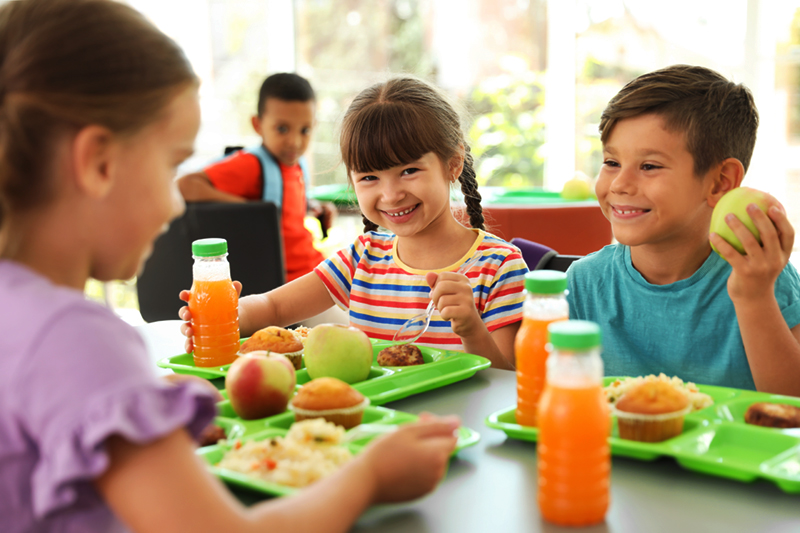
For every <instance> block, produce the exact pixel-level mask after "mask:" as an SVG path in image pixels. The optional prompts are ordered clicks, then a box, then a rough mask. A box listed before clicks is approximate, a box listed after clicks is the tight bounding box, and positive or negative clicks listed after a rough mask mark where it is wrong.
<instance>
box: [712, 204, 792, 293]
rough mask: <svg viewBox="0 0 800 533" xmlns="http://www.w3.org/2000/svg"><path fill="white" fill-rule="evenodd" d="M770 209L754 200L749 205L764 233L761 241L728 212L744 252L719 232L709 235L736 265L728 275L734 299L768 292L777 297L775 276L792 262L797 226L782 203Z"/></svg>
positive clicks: (723, 255)
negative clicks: (765, 212) (763, 208)
mask: <svg viewBox="0 0 800 533" xmlns="http://www.w3.org/2000/svg"><path fill="white" fill-rule="evenodd" d="M776 203H777V201H776ZM767 213H768V214H769V216H767V215H766V214H764V212H763V211H761V210H760V209H759V208H758V206H756V205H755V204H750V205H748V206H747V214H748V215H750V218H751V219H752V220H753V223H754V224H755V226H756V228H758V231H759V233H760V234H761V243H762V244H761V245H759V244H758V240H756V238H755V236H754V235H753V234H752V233H750V230H748V229H747V227H746V226H745V225H744V224H743V223H742V222H741V221H740V220H739V219H738V218H736V216H734V215H728V216H727V217H726V218H725V222H726V223H727V224H728V226H729V227H730V228H731V229H732V230H733V232H734V233H735V234H736V236H737V237H738V238H739V240H740V241H741V242H742V245H743V246H744V250H745V255H742V254H740V253H739V252H738V251H736V249H735V248H734V247H733V246H731V245H730V244H728V243H727V241H725V239H723V238H722V237H720V236H719V235H717V234H716V233H712V234H711V236H710V238H711V240H712V242H713V243H714V246H715V247H716V248H717V250H719V253H720V255H722V257H724V258H725V259H726V260H727V261H728V262H729V263H730V265H731V267H732V268H733V272H731V275H730V277H729V278H728V294H729V295H730V297H731V300H733V301H734V302H737V301H749V300H758V299H760V298H764V297H765V296H769V297H773V298H774V287H775V280H776V279H778V276H779V275H780V273H781V271H783V269H784V267H785V266H786V263H788V262H789V256H790V255H791V253H792V246H793V245H794V228H793V227H792V225H791V224H790V223H789V219H787V218H786V213H785V212H784V210H783V209H782V208H781V207H778V206H777V205H773V206H771V207H770V208H769V210H768V211H767Z"/></svg>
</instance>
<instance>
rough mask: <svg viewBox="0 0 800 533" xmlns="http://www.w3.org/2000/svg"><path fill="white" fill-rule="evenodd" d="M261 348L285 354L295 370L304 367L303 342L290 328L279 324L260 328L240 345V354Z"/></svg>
mask: <svg viewBox="0 0 800 533" xmlns="http://www.w3.org/2000/svg"><path fill="white" fill-rule="evenodd" d="M261 350H263V351H267V352H272V353H279V354H281V355H283V356H285V357H286V358H287V359H289V361H291V362H292V365H293V366H294V369H295V370H300V369H301V368H302V367H303V343H302V342H300V339H298V338H297V336H296V335H295V334H294V333H292V332H291V331H289V330H288V329H284V328H280V327H278V326H269V327H266V328H264V329H260V330H258V331H256V332H255V333H253V336H252V337H250V338H249V339H247V340H246V341H244V342H243V343H242V345H241V346H240V347H239V353H240V354H245V353H250V352H255V351H261Z"/></svg>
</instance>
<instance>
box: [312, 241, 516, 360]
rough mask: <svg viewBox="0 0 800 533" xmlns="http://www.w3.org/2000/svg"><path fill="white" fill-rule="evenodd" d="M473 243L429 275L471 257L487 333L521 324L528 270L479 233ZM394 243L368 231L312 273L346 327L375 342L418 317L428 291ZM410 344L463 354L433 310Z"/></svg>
mask: <svg viewBox="0 0 800 533" xmlns="http://www.w3.org/2000/svg"><path fill="white" fill-rule="evenodd" d="M473 231H475V232H476V233H477V234H478V238H477V239H475V243H474V244H473V245H472V247H471V248H470V249H469V251H468V252H467V253H466V254H464V256H463V257H462V258H461V259H459V260H458V261H457V262H456V263H454V264H452V265H450V266H448V267H446V268H442V269H439V270H434V271H430V272H447V271H452V272H454V271H456V270H458V268H459V267H460V266H461V265H462V264H464V263H465V262H467V261H468V260H469V259H470V258H471V257H472V256H474V255H478V256H480V259H479V260H478V262H477V263H476V264H474V265H472V267H471V268H470V269H469V271H468V272H467V273H466V276H467V277H468V278H469V279H470V281H471V283H472V293H473V294H474V296H475V306H476V307H477V309H478V312H479V313H480V315H481V317H482V318H483V322H484V323H485V324H486V327H487V329H488V330H489V331H490V332H491V331H494V330H496V329H498V328H501V327H503V326H506V325H508V324H513V323H514V322H517V321H519V320H521V319H522V303H523V301H524V299H525V297H524V294H523V288H524V277H525V273H526V272H527V271H528V268H527V267H526V266H525V262H524V261H523V260H522V256H521V255H520V253H519V250H518V249H517V248H516V247H515V246H513V245H511V244H509V243H507V242H505V241H504V240H502V239H499V238H498V237H495V236H494V235H491V234H489V233H485V232H483V231H480V230H473ZM396 250H397V239H396V237H395V235H392V234H388V233H377V232H374V231H373V232H369V233H365V234H364V235H361V236H360V237H359V238H358V239H357V240H356V242H355V243H354V244H352V245H351V246H349V247H347V248H343V249H341V250H339V251H338V252H337V253H335V254H334V255H332V256H331V257H329V258H328V259H326V260H325V261H323V262H322V263H320V264H319V266H317V268H316V269H314V272H316V273H317V275H318V276H319V277H320V279H321V280H322V282H323V283H325V286H326V287H327V289H328V292H329V293H330V295H331V297H332V298H333V301H334V302H336V305H338V306H339V307H341V308H342V309H343V310H345V311H348V313H349V315H350V324H351V325H353V326H355V327H357V328H359V329H361V330H362V331H364V332H365V333H366V334H367V335H368V336H370V337H372V338H375V339H385V340H391V339H392V337H393V336H394V333H395V331H397V330H398V329H399V328H400V326H401V325H402V324H403V323H404V322H405V321H406V320H408V319H409V318H411V317H413V316H415V315H418V314H420V313H423V312H424V311H425V308H426V307H427V306H428V302H429V301H430V292H431V289H430V287H429V286H428V284H427V282H426V281H425V274H426V273H427V272H429V271H427V270H418V269H414V268H410V267H408V266H406V265H405V264H403V263H402V261H400V258H398V257H397V254H396ZM415 344H421V345H424V346H430V347H434V348H443V349H447V350H462V351H463V349H464V348H463V346H462V343H461V338H460V337H459V336H458V335H456V334H455V333H453V330H452V328H451V327H450V321H448V320H442V318H441V317H440V316H439V312H438V311H437V310H435V308H434V313H433V316H432V318H431V325H430V327H429V328H428V331H427V332H426V333H425V334H424V335H423V336H422V337H420V338H419V340H418V341H417V342H416V343H415Z"/></svg>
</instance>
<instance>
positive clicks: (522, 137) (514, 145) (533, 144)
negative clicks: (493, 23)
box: [468, 57, 545, 187]
mask: <svg viewBox="0 0 800 533" xmlns="http://www.w3.org/2000/svg"><path fill="white" fill-rule="evenodd" d="M505 62H506V63H512V64H513V65H514V66H516V68H509V69H508V72H507V73H504V74H501V75H498V76H493V77H490V78H486V79H485V80H483V81H482V82H480V84H478V86H477V87H475V89H474V90H473V91H472V94H470V96H469V101H468V105H469V107H470V108H471V109H472V110H473V116H472V124H471V126H470V128H469V132H468V137H469V143H470V145H471V146H472V153H473V155H474V157H475V160H476V162H477V165H476V166H477V168H476V171H477V175H478V183H479V184H480V185H490V186H503V187H530V186H534V187H541V186H542V181H543V175H544V158H543V154H542V151H543V147H544V145H545V131H544V122H543V120H542V111H543V109H544V108H543V103H544V88H543V86H542V81H541V76H542V75H541V74H539V73H536V72H531V71H530V70H528V69H527V68H526V65H525V62H524V60H522V59H517V58H510V57H509V58H506V61H505Z"/></svg>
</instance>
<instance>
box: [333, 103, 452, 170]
mask: <svg viewBox="0 0 800 533" xmlns="http://www.w3.org/2000/svg"><path fill="white" fill-rule="evenodd" d="M436 132H437V128H436V127H435V125H434V123H433V122H432V121H431V120H430V118H429V117H427V116H425V115H424V114H421V113H419V112H417V110H415V109H413V108H412V107H411V106H407V105H403V104H401V103H396V102H381V103H376V104H373V105H369V106H366V107H365V108H363V109H361V110H360V111H358V112H357V113H356V114H355V115H354V116H352V117H350V120H348V122H347V124H346V125H345V129H344V131H342V160H343V161H344V164H345V167H347V169H348V171H350V172H370V171H378V170H386V169H389V168H392V167H397V166H401V165H406V164H408V163H411V162H413V161H416V160H418V159H419V158H421V157H422V156H423V155H425V154H427V153H428V152H437V153H438V151H439V150H441V148H442V147H443V146H442V140H441V139H438V138H437V135H436ZM437 148H438V150H437Z"/></svg>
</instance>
